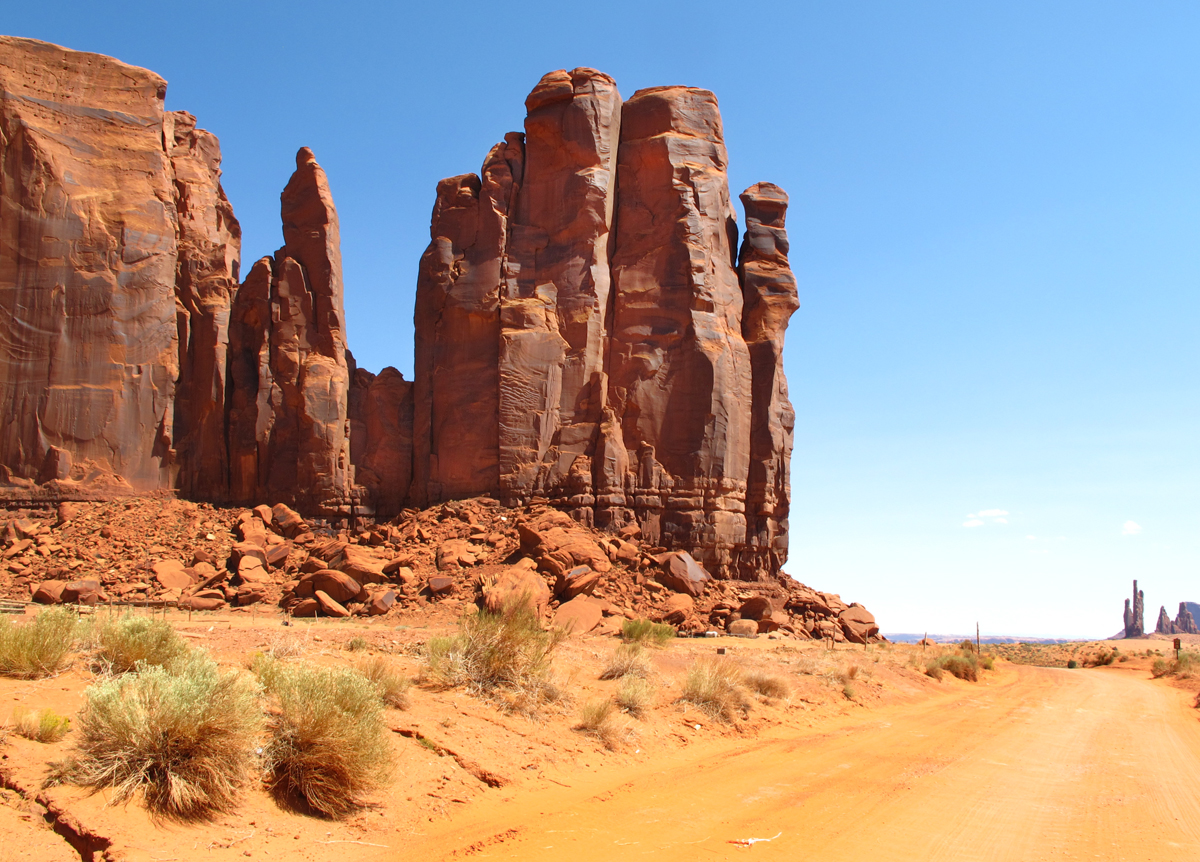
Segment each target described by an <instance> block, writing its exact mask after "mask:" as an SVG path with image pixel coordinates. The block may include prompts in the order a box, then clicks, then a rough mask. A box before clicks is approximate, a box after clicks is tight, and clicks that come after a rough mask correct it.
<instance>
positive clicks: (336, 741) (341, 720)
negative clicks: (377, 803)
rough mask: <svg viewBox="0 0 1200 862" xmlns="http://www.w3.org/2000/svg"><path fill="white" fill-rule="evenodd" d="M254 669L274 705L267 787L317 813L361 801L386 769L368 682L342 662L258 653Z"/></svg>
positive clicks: (383, 736)
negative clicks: (294, 660) (331, 664)
mask: <svg viewBox="0 0 1200 862" xmlns="http://www.w3.org/2000/svg"><path fill="white" fill-rule="evenodd" d="M258 672H259V678H260V679H261V680H262V682H263V685H264V687H265V688H266V690H267V693H268V694H269V695H270V697H271V698H272V700H273V701H274V702H275V705H276V707H277V708H276V709H275V710H273V711H272V714H271V716H270V718H269V720H268V729H269V730H270V734H271V735H270V741H269V742H268V743H267V748H266V751H265V753H264V761H265V766H266V772H267V775H268V784H269V787H270V789H271V792H272V793H273V794H274V795H275V797H276V798H277V799H278V800H279V801H281V802H283V803H285V804H288V805H291V806H293V807H297V808H301V809H304V808H307V809H309V810H311V811H313V812H315V813H317V814H320V815H323V816H325V817H342V816H345V815H347V814H349V813H351V812H352V811H354V810H356V809H358V808H360V807H362V805H363V804H364V803H365V801H366V797H367V796H368V795H369V794H371V793H373V792H375V791H376V790H378V789H379V788H380V787H382V786H383V785H384V784H385V783H386V782H387V780H388V778H389V777H390V774H391V768H390V760H391V756H390V751H389V748H388V744H387V727H386V726H385V725H384V723H383V707H382V704H381V703H380V696H379V690H378V689H377V688H376V686H375V685H374V684H373V683H372V682H371V681H370V680H368V679H367V678H366V677H365V676H363V675H362V674H361V673H358V672H356V671H353V670H349V669H347V668H327V667H315V666H309V665H302V664H284V663H282V662H278V661H272V660H270V659H264V660H262V661H260V662H259V666H258Z"/></svg>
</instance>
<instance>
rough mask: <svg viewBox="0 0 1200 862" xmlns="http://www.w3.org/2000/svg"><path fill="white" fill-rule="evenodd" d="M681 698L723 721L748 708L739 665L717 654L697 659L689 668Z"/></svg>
mask: <svg viewBox="0 0 1200 862" xmlns="http://www.w3.org/2000/svg"><path fill="white" fill-rule="evenodd" d="M680 700H684V701H687V702H689V703H693V704H695V705H696V706H698V707H700V708H701V709H703V710H704V711H705V712H707V713H708V714H709V715H711V716H712V717H713V718H716V719H720V720H721V721H725V722H731V721H733V720H734V719H735V718H736V717H737V716H738V715H739V714H741V715H744V714H745V713H746V711H747V710H748V709H749V708H750V702H749V700H747V698H746V691H745V689H744V688H742V672H741V668H739V667H738V666H737V664H736V663H735V662H733V661H730V660H729V659H727V658H723V657H720V656H715V657H710V658H702V659H697V660H696V661H695V662H694V663H693V664H692V666H691V667H689V668H688V670H687V675H686V676H685V677H684V681H683V694H682V695H681V696H680Z"/></svg>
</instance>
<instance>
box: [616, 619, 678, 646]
mask: <svg viewBox="0 0 1200 862" xmlns="http://www.w3.org/2000/svg"><path fill="white" fill-rule="evenodd" d="M621 637H622V638H623V639H624V640H626V641H629V642H630V643H638V644H643V645H645V646H653V647H662V646H666V645H667V644H669V643H670V642H671V641H672V640H674V639H675V628H674V627H673V626H669V625H667V624H666V623H655V622H651V621H650V620H625V622H623V623H621Z"/></svg>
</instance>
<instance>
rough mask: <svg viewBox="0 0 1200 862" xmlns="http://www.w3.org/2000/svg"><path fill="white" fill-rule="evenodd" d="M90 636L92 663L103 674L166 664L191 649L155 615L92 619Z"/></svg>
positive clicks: (174, 660) (184, 654)
mask: <svg viewBox="0 0 1200 862" xmlns="http://www.w3.org/2000/svg"><path fill="white" fill-rule="evenodd" d="M93 638H94V641H95V649H94V652H93V654H92V662H93V664H94V665H95V667H96V668H97V669H99V670H101V671H103V672H105V673H129V672H130V671H133V670H135V669H137V668H138V666H139V665H142V666H145V667H170V666H171V665H173V664H174V663H175V662H177V661H179V660H180V659H182V658H183V657H184V656H186V655H187V654H188V652H189V651H190V649H191V647H189V646H188V645H187V643H186V642H185V641H184V639H183V638H181V637H180V636H179V635H178V634H177V633H176V632H175V629H173V628H171V625H170V623H168V622H167V621H166V620H163V619H158V618H155V617H144V616H134V615H124V616H107V617H105V618H102V619H99V620H97V621H96V623H95V627H94V629H93Z"/></svg>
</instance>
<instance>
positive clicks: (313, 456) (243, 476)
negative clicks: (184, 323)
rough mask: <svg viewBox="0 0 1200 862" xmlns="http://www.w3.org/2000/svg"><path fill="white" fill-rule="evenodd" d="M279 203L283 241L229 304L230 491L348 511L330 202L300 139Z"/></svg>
mask: <svg viewBox="0 0 1200 862" xmlns="http://www.w3.org/2000/svg"><path fill="white" fill-rule="evenodd" d="M280 203H281V215H282V218H283V236H284V246H283V248H281V249H280V250H279V251H278V252H276V254H275V257H274V259H271V258H264V259H262V260H260V261H258V262H257V263H256V264H255V265H254V267H253V268H252V269H251V271H250V274H249V275H248V276H247V278H246V282H245V283H244V284H243V285H242V287H241V289H240V290H239V291H238V294H237V297H236V299H235V301H234V307H233V310H232V318H233V321H232V324H231V327H230V395H229V402H230V421H229V448H230V462H231V468H230V485H231V495H232V496H233V497H234V499H236V500H238V501H239V502H251V501H252V500H253V501H255V502H264V501H273V502H280V501H283V500H289V501H293V502H294V503H295V504H297V505H299V506H302V507H304V508H307V509H312V510H318V511H324V512H327V513H341V514H348V513H349V511H350V509H349V507H350V501H351V499H352V493H351V488H352V483H353V468H352V466H351V463H350V441H349V427H348V418H347V404H348V396H349V387H350V374H349V368H348V365H347V362H346V336H345V324H344V320H345V312H344V309H343V303H342V264H341V251H340V241H339V235H338V220H337V210H336V209H335V208H334V205H333V196H332V195H331V194H330V191H329V183H328V180H327V179H326V177H325V172H324V171H323V170H322V169H321V167H320V165H318V164H317V162H316V159H315V158H314V157H313V154H312V151H311V150H309V149H308V148H307V147H305V148H302V149H301V150H300V152H299V153H297V154H296V171H295V173H294V174H292V177H291V180H290V181H289V182H288V184H287V187H286V188H285V189H284V191H283V194H282V195H281V196H280ZM252 486H253V490H251V487H252Z"/></svg>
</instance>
